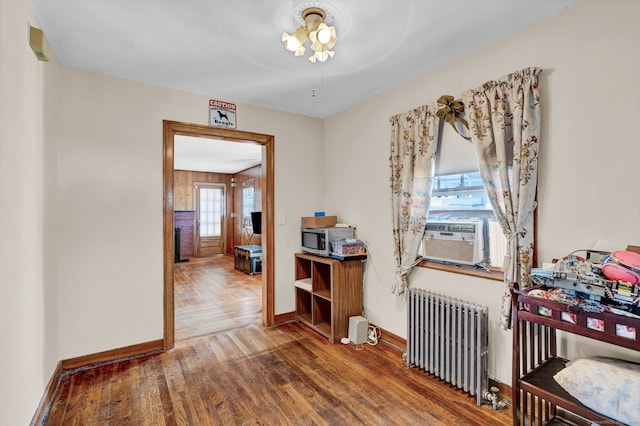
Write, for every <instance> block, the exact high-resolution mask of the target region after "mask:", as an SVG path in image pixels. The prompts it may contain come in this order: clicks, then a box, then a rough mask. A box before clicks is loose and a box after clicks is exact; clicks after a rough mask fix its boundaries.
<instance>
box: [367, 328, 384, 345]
mask: <svg viewBox="0 0 640 426" xmlns="http://www.w3.org/2000/svg"><path fill="white" fill-rule="evenodd" d="M380 336H381V332H380V328H379V327H376V326H375V325H370V326H369V332H368V336H367V343H368V344H370V345H372V346H375V345H377V344H378V341H379V339H380Z"/></svg>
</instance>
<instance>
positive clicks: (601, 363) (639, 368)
mask: <svg viewBox="0 0 640 426" xmlns="http://www.w3.org/2000/svg"><path fill="white" fill-rule="evenodd" d="M553 378H554V379H555V380H556V382H558V384H559V385H560V386H562V387H563V388H564V389H565V390H566V391H567V392H569V394H571V395H572V396H573V397H574V398H576V399H577V400H578V401H580V402H581V403H583V404H584V405H586V406H587V407H589V408H591V409H592V410H594V411H597V412H599V413H601V414H604V415H606V416H609V417H611V418H613V419H615V420H618V421H621V422H624V423H632V422H635V423H637V422H638V420H639V419H640V364H636V363H633V362H630V361H624V360H621V359H614V358H606V357H593V358H580V359H577V360H575V361H571V362H569V363H568V364H567V367H566V368H565V369H563V370H561V371H560V372H558V373H557V374H556V375H555V376H553Z"/></svg>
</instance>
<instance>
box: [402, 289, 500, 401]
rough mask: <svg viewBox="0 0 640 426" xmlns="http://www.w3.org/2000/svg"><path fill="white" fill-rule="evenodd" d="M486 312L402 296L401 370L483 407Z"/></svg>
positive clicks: (431, 297) (414, 294)
mask: <svg viewBox="0 0 640 426" xmlns="http://www.w3.org/2000/svg"><path fill="white" fill-rule="evenodd" d="M488 311H489V309H488V308H487V307H486V306H479V305H474V304H471V303H467V302H462V301H460V300H456V299H452V298H449V297H444V296H440V295H437V294H434V293H430V292H428V291H425V290H420V289H409V292H408V296H407V353H406V354H405V362H406V365H407V367H411V366H415V367H418V368H421V369H423V370H425V371H427V372H429V373H430V374H433V375H434V376H436V377H439V378H440V379H442V380H444V381H446V382H448V383H451V384H452V385H454V386H456V387H458V388H459V389H463V390H464V391H465V392H468V393H469V394H471V395H475V396H476V400H477V404H478V405H480V404H481V403H482V401H483V398H484V395H485V393H486V391H487V390H488V389H489V374H488V356H489V332H488V329H489V319H488V317H489V313H488Z"/></svg>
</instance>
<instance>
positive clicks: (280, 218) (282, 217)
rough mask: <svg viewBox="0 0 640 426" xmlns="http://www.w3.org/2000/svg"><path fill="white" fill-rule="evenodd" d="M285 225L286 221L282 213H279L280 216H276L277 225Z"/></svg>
mask: <svg viewBox="0 0 640 426" xmlns="http://www.w3.org/2000/svg"><path fill="white" fill-rule="evenodd" d="M285 223H287V219H286V218H285V216H284V213H280V216H278V225H284V224H285Z"/></svg>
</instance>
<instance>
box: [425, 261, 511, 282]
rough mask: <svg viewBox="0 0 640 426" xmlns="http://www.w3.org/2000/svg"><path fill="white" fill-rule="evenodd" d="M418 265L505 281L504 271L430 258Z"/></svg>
mask: <svg viewBox="0 0 640 426" xmlns="http://www.w3.org/2000/svg"><path fill="white" fill-rule="evenodd" d="M418 266H421V267H423V268H428V269H436V270H438V271H445V272H453V273H454V274H462V275H470V276H473V277H480V278H486V279H488V280H494V281H504V272H502V271H499V270H495V269H491V270H489V271H485V270H483V269H475V268H473V267H471V266H465V265H448V264H444V263H439V262H431V261H429V260H423V261H421V262H420V263H419V264H418Z"/></svg>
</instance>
